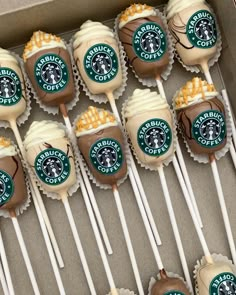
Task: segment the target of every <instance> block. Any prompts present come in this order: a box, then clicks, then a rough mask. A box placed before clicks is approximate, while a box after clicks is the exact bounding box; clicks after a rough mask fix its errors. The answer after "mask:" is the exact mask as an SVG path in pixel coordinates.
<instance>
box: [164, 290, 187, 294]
mask: <svg viewBox="0 0 236 295" xmlns="http://www.w3.org/2000/svg"><path fill="white" fill-rule="evenodd" d="M164 295H184V293H182V292H180V291H177V290H172V291H169V292H166V293H164Z"/></svg>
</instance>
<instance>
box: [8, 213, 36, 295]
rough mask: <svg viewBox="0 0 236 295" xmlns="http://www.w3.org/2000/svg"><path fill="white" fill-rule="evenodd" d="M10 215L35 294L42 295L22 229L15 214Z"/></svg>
mask: <svg viewBox="0 0 236 295" xmlns="http://www.w3.org/2000/svg"><path fill="white" fill-rule="evenodd" d="M10 215H11V220H12V223H13V226H14V229H15V232H16V236H17V239H18V241H19V245H20V249H21V252H22V255H23V258H24V261H25V265H26V268H27V271H28V274H29V277H30V281H31V284H32V287H33V290H34V294H35V295H40V292H39V287H38V284H37V281H36V278H35V275H34V271H33V268H32V265H31V262H30V258H29V255H28V252H27V249H26V246H25V242H24V239H23V236H22V233H21V229H20V226H19V223H18V220H17V218H16V216H15V212H10Z"/></svg>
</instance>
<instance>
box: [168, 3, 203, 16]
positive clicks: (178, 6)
mask: <svg viewBox="0 0 236 295" xmlns="http://www.w3.org/2000/svg"><path fill="white" fill-rule="evenodd" d="M201 3H205V0H169V2H168V4H167V7H166V12H167V15H166V17H167V20H169V19H170V18H172V17H173V16H174V15H175V14H177V13H179V12H180V11H182V10H183V9H185V8H188V7H190V6H192V5H195V4H201Z"/></svg>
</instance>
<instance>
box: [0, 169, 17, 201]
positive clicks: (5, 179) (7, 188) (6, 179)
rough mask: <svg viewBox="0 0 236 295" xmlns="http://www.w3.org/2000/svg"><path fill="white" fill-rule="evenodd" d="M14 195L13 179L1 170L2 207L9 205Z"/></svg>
mask: <svg viewBox="0 0 236 295" xmlns="http://www.w3.org/2000/svg"><path fill="white" fill-rule="evenodd" d="M13 194H14V182H13V179H12V177H11V176H10V175H9V174H8V173H7V172H5V171H3V170H1V169H0V206H2V205H4V204H5V203H7V202H8V201H9V200H10V198H11V197H12V196H13Z"/></svg>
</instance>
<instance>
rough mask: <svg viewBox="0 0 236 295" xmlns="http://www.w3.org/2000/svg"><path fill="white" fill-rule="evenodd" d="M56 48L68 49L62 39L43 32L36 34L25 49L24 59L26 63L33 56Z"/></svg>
mask: <svg viewBox="0 0 236 295" xmlns="http://www.w3.org/2000/svg"><path fill="white" fill-rule="evenodd" d="M55 47H62V48H64V49H66V45H65V43H64V42H63V41H62V39H61V38H60V37H57V36H56V35H52V34H48V33H45V32H42V31H37V32H34V33H33V36H32V37H31V39H30V41H29V42H28V43H27V44H26V46H25V48H24V52H23V59H24V61H26V60H27V59H28V58H30V57H31V56H32V55H34V54H36V53H37V52H39V51H41V50H44V49H50V48H55Z"/></svg>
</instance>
